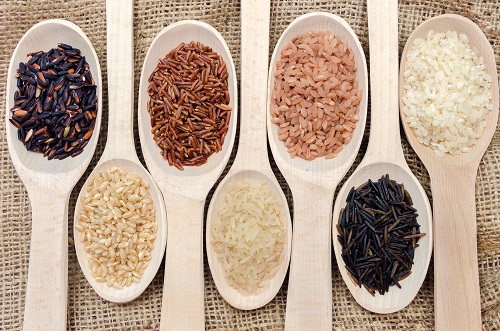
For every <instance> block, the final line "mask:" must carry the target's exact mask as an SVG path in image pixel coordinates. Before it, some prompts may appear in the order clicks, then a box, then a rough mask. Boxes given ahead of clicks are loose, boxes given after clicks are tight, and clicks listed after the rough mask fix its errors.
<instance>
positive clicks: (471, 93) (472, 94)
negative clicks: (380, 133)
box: [402, 31, 492, 157]
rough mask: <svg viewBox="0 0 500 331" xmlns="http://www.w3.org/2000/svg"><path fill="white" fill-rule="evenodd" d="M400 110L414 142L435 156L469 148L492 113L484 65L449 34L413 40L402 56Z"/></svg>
mask: <svg viewBox="0 0 500 331" xmlns="http://www.w3.org/2000/svg"><path fill="white" fill-rule="evenodd" d="M406 60H407V68H406V71H405V72H404V73H403V76H404V85H403V88H404V96H403V99H402V101H403V112H404V114H405V115H406V122H407V123H408V125H409V127H411V128H412V130H413V132H414V133H415V135H416V137H417V139H418V141H419V142H420V143H422V144H425V145H427V146H430V147H431V148H432V149H433V150H434V153H435V154H436V155H438V156H441V157H443V156H445V155H446V154H447V153H449V154H452V155H459V154H461V153H466V152H468V151H469V150H470V148H471V146H473V145H474V144H475V143H476V142H477V139H479V138H480V137H481V135H482V134H483V131H484V129H485V128H486V116H487V114H488V112H489V111H490V110H491V109H492V105H491V102H490V100H491V97H492V95H491V90H490V87H491V81H492V78H491V76H489V75H488V74H487V73H486V72H485V69H484V61H483V58H482V57H479V56H478V54H477V53H476V51H475V50H472V49H471V47H470V45H469V38H468V37H467V35H466V34H460V35H459V34H457V33H456V32H455V31H448V32H446V33H434V32H433V31H430V32H429V33H428V35H427V37H426V39H425V40H424V39H422V38H418V39H416V40H415V42H414V44H413V46H412V48H411V49H410V51H409V52H408V55H407V59H406Z"/></svg>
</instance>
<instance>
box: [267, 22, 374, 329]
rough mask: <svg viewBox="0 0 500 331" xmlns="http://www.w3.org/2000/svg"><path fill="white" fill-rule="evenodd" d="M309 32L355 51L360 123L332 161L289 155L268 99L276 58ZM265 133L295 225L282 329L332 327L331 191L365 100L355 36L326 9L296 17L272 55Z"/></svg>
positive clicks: (345, 165)
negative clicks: (286, 187)
mask: <svg viewBox="0 0 500 331" xmlns="http://www.w3.org/2000/svg"><path fill="white" fill-rule="evenodd" d="M309 31H330V32H332V33H333V34H335V35H336V36H338V37H339V38H341V39H342V40H344V41H346V42H347V44H348V45H349V47H350V48H351V49H352V50H353V52H354V54H355V55H354V58H355V62H356V66H357V72H356V78H357V80H358V84H359V85H358V86H359V89H361V90H362V91H363V96H362V100H361V102H360V105H359V121H358V123H356V129H355V130H354V133H353V137H352V141H351V142H350V143H349V144H347V145H346V146H344V150H343V151H342V152H341V153H340V154H339V155H338V156H337V157H335V158H333V159H329V160H327V159H324V158H318V159H315V160H313V161H308V160H304V159H301V158H299V157H295V158H293V159H292V158H290V155H289V154H288V151H287V149H286V147H285V145H284V143H283V142H282V141H280V140H279V139H278V126H277V125H275V124H273V123H271V116H270V103H271V100H272V90H273V86H274V74H275V72H276V62H277V61H279V60H280V58H281V50H282V49H283V47H285V45H286V44H288V43H289V42H290V41H291V40H292V39H293V38H294V37H296V36H297V35H300V34H303V33H306V32H309ZM267 98H268V100H267V134H268V137H269V145H270V146H271V151H272V152H273V156H274V159H275V160H276V164H277V165H278V167H279V169H280V170H281V172H282V173H283V175H284V176H285V178H286V180H287V183H288V185H289V186H290V189H291V190H292V194H293V204H294V224H293V226H294V229H293V251H292V257H291V262H290V279H289V283H288V295H287V307H286V318H285V328H286V329H287V330H331V329H332V265H331V260H332V259H331V242H330V234H331V229H330V227H331V215H332V205H333V195H334V192H335V188H336V187H337V185H338V183H339V182H340V180H341V179H342V177H343V176H344V175H345V173H346V172H347V170H348V169H349V168H350V166H351V165H352V163H353V162H354V159H355V158H356V155H357V153H358V150H359V147H360V145H361V140H362V139H363V131H364V128H365V122H366V112H367V100H368V73H367V69H366V59H365V55H364V53H363V49H362V48H361V44H360V43H359V40H358V38H357V36H356V34H355V33H354V31H352V29H351V28H350V27H349V25H348V24H347V22H346V21H344V20H343V19H342V18H340V17H338V16H336V15H332V14H329V13H310V14H306V15H302V16H300V17H298V18H297V19H295V21H293V22H292V23H291V24H290V25H289V26H288V27H287V29H286V30H285V31H284V32H283V34H282V35H281V37H280V39H279V40H278V43H277V44H276V47H275V49H274V53H273V56H272V59H271V65H270V69H269V78H268V89H267Z"/></svg>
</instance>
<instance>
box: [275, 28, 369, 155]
mask: <svg viewBox="0 0 500 331" xmlns="http://www.w3.org/2000/svg"><path fill="white" fill-rule="evenodd" d="M280 55H281V58H280V60H279V61H277V62H276V72H275V74H274V86H273V92H272V100H271V121H272V122H273V123H274V124H276V125H278V126H279V130H278V138H279V139H280V140H281V141H283V142H284V143H285V147H286V148H287V150H288V153H290V157H292V158H293V157H295V156H299V157H301V158H303V159H306V160H314V159H316V158H318V157H322V156H324V157H325V158H326V159H330V158H333V157H335V156H337V155H338V154H339V153H340V152H341V151H342V149H343V146H344V145H346V144H348V143H349V142H350V141H351V138H352V133H353V131H354V129H355V128H356V122H357V121H358V120H359V103H360V101H361V97H362V90H360V89H358V81H357V79H356V63H355V61H354V52H353V51H352V50H351V49H350V48H349V47H348V46H347V44H346V43H345V42H344V41H343V40H341V39H340V38H338V37H336V36H335V35H333V34H332V33H330V32H325V31H320V32H308V33H305V34H302V35H299V36H297V37H295V38H294V39H292V41H291V42H290V43H288V44H287V45H285V47H283V49H282V51H281V54H280Z"/></svg>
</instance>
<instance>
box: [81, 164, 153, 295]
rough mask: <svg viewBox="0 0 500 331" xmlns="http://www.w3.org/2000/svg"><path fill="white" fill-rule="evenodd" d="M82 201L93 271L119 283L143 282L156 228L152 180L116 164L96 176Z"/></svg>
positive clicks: (86, 246) (98, 276) (84, 240)
mask: <svg viewBox="0 0 500 331" xmlns="http://www.w3.org/2000/svg"><path fill="white" fill-rule="evenodd" d="M81 204H82V206H81V207H82V208H81V212H80V214H79V217H78V222H77V225H76V226H75V228H76V229H77V230H78V231H79V232H80V241H81V242H82V243H83V248H84V250H85V252H86V253H87V254H88V258H87V263H88V267H89V268H90V270H91V273H92V276H93V277H94V278H95V279H96V280H97V281H98V282H100V283H105V284H106V285H107V286H108V287H113V288H116V289H123V288H124V287H127V286H130V285H131V284H132V283H139V282H140V280H141V277H142V275H143V274H144V271H145V270H146V268H147V267H148V265H149V261H150V260H151V251H152V249H153V243H154V241H155V238H156V231H157V224H156V219H155V209H154V204H153V201H152V199H151V195H150V193H149V184H148V183H146V182H145V181H143V180H142V178H140V177H139V176H138V175H136V174H133V173H127V172H126V171H125V170H124V169H122V168H119V167H113V168H111V169H108V170H106V171H103V172H100V173H99V174H97V175H96V176H95V177H94V179H93V180H92V181H91V182H90V183H89V184H88V186H87V187H86V191H85V194H84V197H83V199H82V202H81Z"/></svg>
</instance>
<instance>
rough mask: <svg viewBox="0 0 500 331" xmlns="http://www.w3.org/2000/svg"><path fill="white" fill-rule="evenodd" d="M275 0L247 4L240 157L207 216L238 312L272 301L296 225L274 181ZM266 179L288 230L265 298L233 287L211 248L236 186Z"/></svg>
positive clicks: (226, 294)
mask: <svg viewBox="0 0 500 331" xmlns="http://www.w3.org/2000/svg"><path fill="white" fill-rule="evenodd" d="M269 15H270V2H269V0H254V1H242V3H241V92H242V93H241V120H240V140H239V145H238V154H237V155H236V159H235V161H234V164H233V166H232V167H231V170H230V171H229V173H228V174H227V176H226V177H225V178H224V179H223V180H222V182H221V183H220V185H219V186H218V187H217V190H216V191H215V193H214V196H213V198H212V201H211V202H210V207H209V210H208V215H207V226H206V246H207V257H208V262H209V265H210V271H211V272H212V277H213V278H214V281H215V284H216V285H217V289H218V290H219V293H220V294H221V295H222V297H223V298H224V299H225V300H226V301H227V302H228V303H229V304H230V305H231V306H233V307H235V308H238V309H245V310H249V309H256V308H259V307H262V306H263V305H265V304H266V303H268V302H269V301H271V300H272V299H273V298H274V297H275V295H276V293H277V292H278V290H279V289H280V287H281V284H282V283H283V280H284V278H285V275H286V272H287V270H288V262H289V260H290V248H291V239H292V225H291V220H290V211H289V210H288V204H287V202H286V198H285V195H284V194H283V191H282V190H281V188H280V186H279V184H278V181H277V180H276V178H275V177H274V174H273V172H272V170H271V166H270V164H269V158H268V156H267V148H266V146H267V143H266V132H265V130H266V124H265V111H266V77H267V65H268V50H269ZM248 178H250V179H256V180H263V181H265V182H266V184H267V185H268V186H269V187H270V188H271V189H272V190H273V191H274V194H275V195H276V196H277V197H278V199H280V200H281V203H282V204H283V207H284V214H283V217H284V218H285V219H284V220H283V221H284V224H285V228H286V231H287V239H286V244H285V247H284V252H283V254H284V255H283V258H282V260H281V266H280V268H279V270H278V271H277V272H276V274H275V275H274V276H273V277H272V279H271V280H270V284H269V287H267V289H265V290H264V291H263V292H261V293H260V294H256V295H244V294H242V293H240V292H238V290H237V289H235V288H233V287H231V286H229V283H228V282H227V279H226V278H225V275H224V270H223V269H222V266H221V264H220V262H219V261H218V259H217V253H216V252H215V250H214V249H213V246H212V244H211V238H212V236H211V225H212V223H213V219H214V217H216V211H217V206H218V204H219V203H220V201H221V199H222V198H223V197H224V194H225V192H226V190H227V188H228V186H229V185H231V183H234V182H235V181H240V180H243V179H248Z"/></svg>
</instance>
